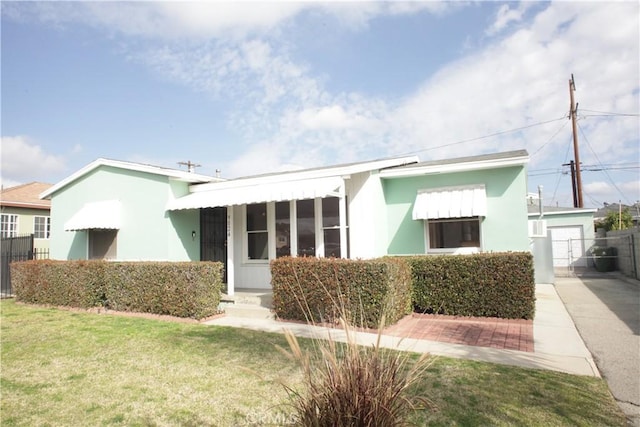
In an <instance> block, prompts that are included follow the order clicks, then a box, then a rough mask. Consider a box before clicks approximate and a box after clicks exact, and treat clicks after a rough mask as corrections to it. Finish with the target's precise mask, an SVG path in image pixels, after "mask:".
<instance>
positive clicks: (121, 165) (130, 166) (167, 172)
mask: <svg viewBox="0 0 640 427" xmlns="http://www.w3.org/2000/svg"><path fill="white" fill-rule="evenodd" d="M101 166H109V167H113V168H117V169H126V170H131V171H137V172H144V173H150V174H154V175H163V176H167V177H169V178H173V179H176V180H179V181H185V182H190V183H201V182H211V181H223V179H221V178H214V177H211V176H207V175H200V174H196V173H191V172H187V171H182V170H178V169H171V168H164V167H160V166H152V165H146V164H142V163H132V162H123V161H121V160H110V159H103V158H100V159H97V160H95V161H93V162H91V163H89V164H88V165H87V166H85V167H83V168H82V169H80V170H79V171H77V172H75V173H74V174H72V175H70V176H68V177H67V178H65V179H63V180H62V181H60V182H58V183H57V184H55V185H54V186H52V187H51V188H49V189H48V190H45V191H43V192H42V193H41V194H40V197H41V198H43V199H47V198H50V197H51V196H52V195H53V194H54V193H55V192H57V191H59V190H61V189H62V188H64V187H66V186H67V185H69V184H71V183H72V182H74V181H76V180H78V179H79V178H81V177H83V176H85V175H86V174H88V173H90V172H91V171H93V170H95V169H97V168H99V167H101Z"/></svg>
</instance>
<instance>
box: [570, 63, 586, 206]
mask: <svg viewBox="0 0 640 427" xmlns="http://www.w3.org/2000/svg"><path fill="white" fill-rule="evenodd" d="M575 90H576V83H575V81H574V80H573V74H571V80H569V98H571V105H570V107H569V115H570V117H571V125H572V128H573V155H574V158H575V162H576V166H575V167H576V190H577V191H576V192H577V195H578V197H577V199H578V206H576V207H578V208H583V207H584V203H583V202H582V174H581V173H580V153H579V150H578V123H577V122H578V118H577V116H578V104H576V103H575V101H574V99H573V92H575Z"/></svg>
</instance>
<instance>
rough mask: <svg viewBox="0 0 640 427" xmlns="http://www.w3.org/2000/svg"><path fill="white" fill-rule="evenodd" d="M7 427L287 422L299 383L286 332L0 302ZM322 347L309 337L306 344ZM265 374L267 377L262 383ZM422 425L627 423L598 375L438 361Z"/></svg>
mask: <svg viewBox="0 0 640 427" xmlns="http://www.w3.org/2000/svg"><path fill="white" fill-rule="evenodd" d="M0 309H1V311H2V312H1V316H0V321H1V324H0V333H1V336H0V338H1V353H0V355H1V357H2V358H1V360H0V363H1V371H0V387H1V388H0V392H1V401H0V413H1V416H0V424H1V425H2V426H34V425H39V426H57V425H65V426H71V425H83V426H84V425H92V426H99V425H127V426H235V425H267V424H270V425H283V424H287V423H288V422H289V421H291V419H292V418H291V416H290V411H291V408H290V406H288V405H287V404H286V403H287V398H288V397H287V394H286V392H285V391H284V390H283V389H282V386H280V385H278V384H277V381H276V380H277V379H281V378H286V379H287V381H289V382H291V383H292V384H294V385H295V384H297V382H298V381H299V380H300V378H301V377H300V374H299V371H298V368H297V367H296V364H295V363H294V362H293V361H291V360H289V359H287V358H286V357H285V356H284V355H283V354H282V353H281V352H279V351H278V350H276V348H275V346H276V345H279V346H281V347H286V345H287V344H286V340H285V338H284V337H283V336H282V335H280V334H268V333H261V332H254V331H248V330H242V329H232V328H223V327H214V326H205V325H199V324H190V323H179V322H168V321H161V320H149V319H141V318H134V317H121V316H111V315H99V314H91V313H79V312H73V311H66V310H58V309H49V308H42V307H33V306H26V305H21V304H17V303H15V301H13V300H3V301H2V302H1V303H0ZM300 342H301V344H302V345H303V346H307V348H312V347H313V343H312V342H311V341H310V340H300ZM257 374H259V375H257ZM411 393H413V394H414V395H416V396H424V397H427V398H428V399H429V400H430V401H431V402H433V404H434V405H435V408H436V409H435V410H431V409H425V410H421V411H418V412H416V414H415V415H414V416H413V418H412V423H414V424H415V425H436V426H438V425H447V426H449V425H531V426H538V425H556V426H558V425H567V426H573V425H599V426H605V425H610V426H624V425H625V419H624V416H623V415H622V413H621V411H620V410H619V408H618V406H617V405H616V403H615V401H614V400H613V398H612V397H611V394H610V393H609V390H608V387H607V385H606V383H605V382H604V381H603V380H601V379H597V378H591V377H581V376H573V375H567V374H561V373H556V372H551V371H542V370H529V369H522V368H516V367H507V366H500V365H494V364H489V363H479V362H472V361H466V360H458V359H449V358H444V357H438V358H435V359H434V361H433V363H432V365H431V367H430V368H429V370H428V371H427V372H426V373H425V375H423V377H422V378H421V379H420V381H419V382H418V383H417V384H416V385H415V386H414V387H413V388H412V389H411Z"/></svg>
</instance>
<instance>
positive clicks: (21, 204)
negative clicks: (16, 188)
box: [0, 200, 51, 211]
mask: <svg viewBox="0 0 640 427" xmlns="http://www.w3.org/2000/svg"><path fill="white" fill-rule="evenodd" d="M0 207H3V208H4V207H11V208H25V209H39V210H46V211H48V210H51V206H50V205H48V204H43V203H28V202H12V201H9V200H3V201H2V203H0Z"/></svg>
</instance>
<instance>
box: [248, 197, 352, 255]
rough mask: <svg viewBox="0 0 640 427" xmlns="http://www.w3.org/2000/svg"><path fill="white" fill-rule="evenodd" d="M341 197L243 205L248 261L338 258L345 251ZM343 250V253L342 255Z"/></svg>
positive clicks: (345, 221)
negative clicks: (298, 257) (285, 257)
mask: <svg viewBox="0 0 640 427" xmlns="http://www.w3.org/2000/svg"><path fill="white" fill-rule="evenodd" d="M341 203H343V204H346V200H345V199H340V198H339V197H326V198H317V199H304V200H292V201H282V202H270V203H256V204H249V205H246V206H245V210H244V220H245V226H244V229H245V251H244V259H245V261H246V262H249V263H258V262H260V263H262V262H265V261H267V260H269V259H273V258H279V257H282V256H311V257H314V256H321V257H335V258H340V257H341V256H344V254H348V247H345V246H346V245H345V244H348V241H347V239H345V242H344V243H345V244H343V243H342V237H341V236H342V234H345V235H346V233H345V230H346V229H347V228H348V225H347V220H346V214H342V217H344V220H343V222H344V223H341V209H342V211H343V212H345V213H346V209H344V207H342V208H341ZM343 252H344V254H343Z"/></svg>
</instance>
